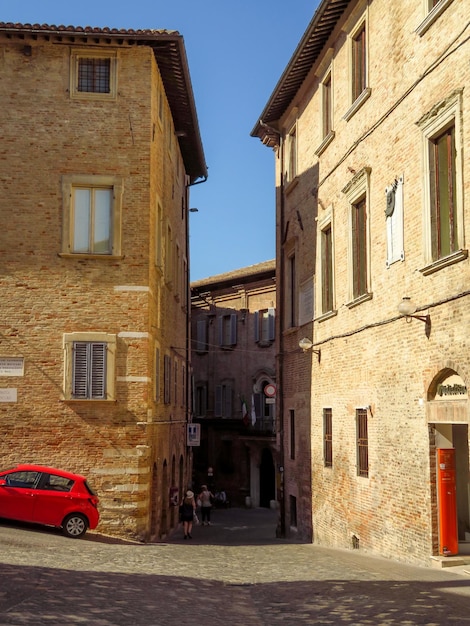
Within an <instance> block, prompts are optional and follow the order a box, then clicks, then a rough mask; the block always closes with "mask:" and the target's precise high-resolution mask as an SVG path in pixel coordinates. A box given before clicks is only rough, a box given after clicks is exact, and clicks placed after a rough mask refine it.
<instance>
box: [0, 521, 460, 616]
mask: <svg viewBox="0 0 470 626" xmlns="http://www.w3.org/2000/svg"><path fill="white" fill-rule="evenodd" d="M213 522H214V523H213V525H212V526H210V527H207V526H205V527H201V526H198V527H196V528H195V529H194V531H193V539H192V540H188V541H185V540H183V535H182V532H181V531H180V530H179V531H178V532H177V533H176V534H175V535H174V536H173V537H172V538H171V540H169V541H168V542H167V543H160V544H145V545H144V544H136V543H126V542H122V541H121V542H120V541H116V540H111V539H109V538H105V537H101V536H99V535H94V534H89V535H87V536H86V537H85V538H84V539H82V540H72V539H66V538H65V537H63V536H62V535H61V534H60V533H59V532H58V531H55V530H49V529H45V530H43V529H37V528H32V527H26V526H18V525H14V524H11V523H8V522H2V523H1V524H0V626H4V625H7V624H8V625H15V626H20V625H24V624H27V625H28V626H45V625H48V626H75V625H84V624H86V625H92V626H141V625H142V626H144V625H145V626H199V625H201V626H222V625H223V626H245V625H247V626H277V625H279V626H281V625H282V626H305V625H307V624H308V625H310V624H316V625H325V626H326V625H335V626H336V625H340V626H342V625H345V626H351V625H362V624H364V625H366V624H367V625H373V626H397V625H403V626H405V625H406V626H411V625H415V624H426V625H427V626H436V625H445V624H452V625H457V624H458V625H461V624H462V625H466V624H468V625H469V626H470V577H467V576H464V575H462V574H455V573H452V572H450V571H448V570H436V569H431V568H417V567H410V566H406V565H403V564H398V563H394V562H391V561H388V560H385V559H376V558H371V557H367V556H364V555H363V554H361V553H359V552H356V551H346V550H329V549H325V548H321V547H318V546H312V545H310V544H301V543H295V542H288V541H283V540H279V539H276V538H275V515H274V514H273V512H271V511H268V510H265V509H252V510H244V509H227V510H222V511H215V512H214V516H213Z"/></svg>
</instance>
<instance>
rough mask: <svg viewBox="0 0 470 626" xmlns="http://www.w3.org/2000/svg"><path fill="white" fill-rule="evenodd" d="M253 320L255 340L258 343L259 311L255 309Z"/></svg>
mask: <svg viewBox="0 0 470 626" xmlns="http://www.w3.org/2000/svg"><path fill="white" fill-rule="evenodd" d="M254 321H255V342H256V343H258V341H259V311H255V314H254Z"/></svg>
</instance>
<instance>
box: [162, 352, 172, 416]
mask: <svg viewBox="0 0 470 626" xmlns="http://www.w3.org/2000/svg"><path fill="white" fill-rule="evenodd" d="M163 379H164V382H163V385H164V387H163V401H164V403H165V404H170V402H171V357H169V356H168V355H167V354H165V356H164V358H163Z"/></svg>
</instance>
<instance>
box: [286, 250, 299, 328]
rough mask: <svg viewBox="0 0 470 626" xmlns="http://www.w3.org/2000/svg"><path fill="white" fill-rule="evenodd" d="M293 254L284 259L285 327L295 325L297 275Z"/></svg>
mask: <svg viewBox="0 0 470 626" xmlns="http://www.w3.org/2000/svg"><path fill="white" fill-rule="evenodd" d="M295 269H296V268H295V254H291V255H290V256H289V257H288V258H287V260H286V296H285V297H286V327H287V328H294V327H295V326H296V325H297V277H296V271H295Z"/></svg>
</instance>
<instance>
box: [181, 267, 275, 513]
mask: <svg viewBox="0 0 470 626" xmlns="http://www.w3.org/2000/svg"><path fill="white" fill-rule="evenodd" d="M275 266H276V263H275V261H274V260H273V261H266V262H264V263H259V264H257V265H251V266H249V267H244V268H241V269H238V270H235V271H233V272H227V273H225V274H218V275H217V276H211V277H210V278H207V279H204V280H199V281H195V282H192V283H191V311H192V313H191V331H192V334H191V337H192V365H193V376H194V422H195V423H199V424H200V426H201V445H200V447H195V448H194V484H195V487H196V488H197V489H199V487H200V485H201V484H203V483H208V484H209V485H211V486H212V487H213V488H214V489H215V490H225V491H226V492H227V496H228V498H229V499H230V501H231V503H232V504H234V505H238V506H241V505H242V506H244V505H245V503H246V502H248V503H249V504H250V505H252V506H266V507H269V506H272V505H273V504H272V503H273V501H274V500H275V499H276V486H275V467H276V464H277V442H276V436H275V432H276V431H275V424H276V384H275V381H276V346H275V341H274V332H275V315H276V282H275ZM209 468H210V469H209ZM247 498H249V500H247Z"/></svg>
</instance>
